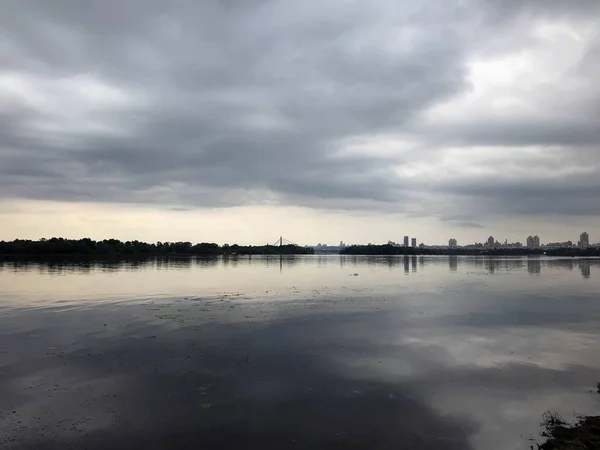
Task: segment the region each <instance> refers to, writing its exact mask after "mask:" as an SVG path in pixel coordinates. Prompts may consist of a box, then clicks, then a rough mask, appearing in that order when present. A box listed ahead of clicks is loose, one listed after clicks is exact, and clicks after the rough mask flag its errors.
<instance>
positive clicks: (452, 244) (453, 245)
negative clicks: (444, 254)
mask: <svg viewBox="0 0 600 450" xmlns="http://www.w3.org/2000/svg"><path fill="white" fill-rule="evenodd" d="M457 246H458V243H457V241H456V239H454V238H452V239H450V240H449V241H448V247H450V248H456V247H457Z"/></svg>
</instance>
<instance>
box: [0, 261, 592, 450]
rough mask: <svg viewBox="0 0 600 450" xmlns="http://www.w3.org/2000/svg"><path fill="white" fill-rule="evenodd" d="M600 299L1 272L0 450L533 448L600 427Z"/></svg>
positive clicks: (576, 292)
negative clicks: (548, 420)
mask: <svg viewBox="0 0 600 450" xmlns="http://www.w3.org/2000/svg"><path fill="white" fill-rule="evenodd" d="M354 274H357V275H354ZM599 293H600V260H583V259H581V260H579V259H544V258H542V259H539V258H536V259H533V258H530V259H527V258H513V259H510V258H508V259H489V258H467V257H464V258H463V257H459V258H453V257H451V258H448V257H390V258H387V257H383V258H374V257H340V256H322V257H319V256H315V257H295V258H294V257H283V258H282V259H280V258H279V257H271V258H257V257H253V258H252V259H250V258H248V257H240V258H229V259H208V260H206V259H175V260H149V261H127V262H114V261H113V262H83V263H82V262H69V261H61V262H56V261H55V262H47V263H43V262H37V263H35V262H30V263H25V262H0V448H3V449H4V448H6V449H13V448H36V449H37V448H39V449H65V448H77V449H80V448H90V449H131V448H139V449H162V448H168V449H183V448H185V449H187V448H198V449H201V448H202V449H204V448H221V449H224V448H236V449H237V448H251V449H274V448H278V449H279V448H281V449H288V448H311V449H321V448H327V449H329V448H332V449H336V448H364V449H486V450H488V449H519V448H522V449H528V448H529V445H531V444H532V443H531V442H529V441H528V440H527V439H528V438H536V437H537V436H538V434H539V431H540V429H539V422H540V418H541V415H542V413H544V412H545V411H546V410H556V411H558V412H560V413H562V414H563V415H564V416H565V417H566V418H571V417H574V416H575V415H576V414H598V413H599V412H600V395H598V394H597V393H595V390H596V389H595V385H596V383H597V382H598V381H600V370H599V369H600V352H599V349H600V334H599V333H600V326H599V325H600V296H599Z"/></svg>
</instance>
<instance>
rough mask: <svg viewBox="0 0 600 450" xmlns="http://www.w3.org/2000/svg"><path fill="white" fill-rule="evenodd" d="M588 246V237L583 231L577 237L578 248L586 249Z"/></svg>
mask: <svg viewBox="0 0 600 450" xmlns="http://www.w3.org/2000/svg"><path fill="white" fill-rule="evenodd" d="M589 246H590V235H589V234H587V233H586V232H585V231H584V232H583V233H581V236H580V237H579V248H588V247H589Z"/></svg>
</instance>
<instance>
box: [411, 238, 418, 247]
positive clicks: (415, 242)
mask: <svg viewBox="0 0 600 450" xmlns="http://www.w3.org/2000/svg"><path fill="white" fill-rule="evenodd" d="M410 246H411V247H412V248H417V238H412V239H411V241H410Z"/></svg>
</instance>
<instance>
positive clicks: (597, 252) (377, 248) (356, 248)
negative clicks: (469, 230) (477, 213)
mask: <svg viewBox="0 0 600 450" xmlns="http://www.w3.org/2000/svg"><path fill="white" fill-rule="evenodd" d="M340 253H341V254H342V255H497V256H503V255H517V256H519V255H520V256H526V255H542V254H544V253H546V254H547V255H548V256H600V248H586V249H579V248H553V249H529V248H500V249H495V250H490V249H485V248H456V249H455V248H413V247H396V246H393V245H388V244H385V245H353V246H351V247H346V248H344V249H342V250H341V251H340Z"/></svg>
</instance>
